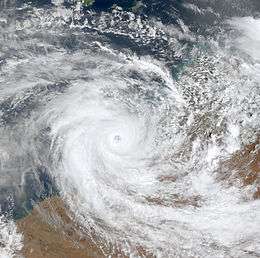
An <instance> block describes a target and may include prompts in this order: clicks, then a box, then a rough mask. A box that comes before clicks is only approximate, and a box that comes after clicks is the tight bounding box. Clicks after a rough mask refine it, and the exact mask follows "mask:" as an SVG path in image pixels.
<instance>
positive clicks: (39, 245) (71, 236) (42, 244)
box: [17, 138, 260, 258]
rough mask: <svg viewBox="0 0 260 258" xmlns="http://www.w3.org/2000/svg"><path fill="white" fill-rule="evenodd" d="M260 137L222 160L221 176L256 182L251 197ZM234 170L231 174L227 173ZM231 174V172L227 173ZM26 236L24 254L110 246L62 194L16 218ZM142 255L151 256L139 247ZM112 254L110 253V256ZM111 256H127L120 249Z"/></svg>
mask: <svg viewBox="0 0 260 258" xmlns="http://www.w3.org/2000/svg"><path fill="white" fill-rule="evenodd" d="M259 146H260V138H259V139H258V140H257V141H256V142H255V143H254V144H250V145H248V146H246V147H245V148H244V149H243V150H242V151H239V152H237V153H235V155H234V156H233V157H232V158H231V159H230V160H228V161H225V162H223V164H222V168H221V170H222V176H221V179H222V180H226V181H228V182H230V183H232V181H233V180H234V179H238V180H239V181H240V185H241V187H245V186H248V185H254V186H255V191H254V192H253V194H252V198H251V199H259V198H260V148H259ZM227 171H234V172H232V173H231V174H230V173H225V172H227ZM227 174H228V176H226V175H227ZM17 227H18V230H19V231H20V232H22V233H23V236H24V247H23V250H22V254H23V255H24V257H25V258H103V257H107V255H105V254H106V252H107V251H109V250H108V249H107V248H102V245H101V243H96V242H95V241H94V240H93V238H92V239H91V238H89V237H86V236H85V235H84V234H82V231H81V230H80V228H79V227H78V226H76V225H75V223H74V222H73V220H72V219H71V217H70V216H69V215H68V208H67V207H66V205H65V204H64V202H63V201H62V199H61V198H59V197H53V198H49V199H46V200H45V201H43V202H41V203H40V204H38V205H36V206H35V207H34V209H33V210H32V212H31V213H30V214H29V215H28V216H26V217H25V218H23V219H20V220H18V221H17ZM139 251H140V255H141V256H143V257H152V255H150V254H148V253H146V252H145V250H144V249H143V248H139ZM110 257H111V256H110ZM112 257H126V256H125V255H123V254H122V253H120V251H116V253H115V254H114V255H113V256H112Z"/></svg>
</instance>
